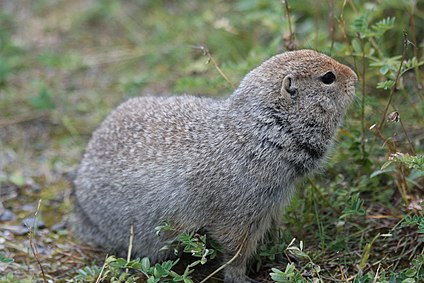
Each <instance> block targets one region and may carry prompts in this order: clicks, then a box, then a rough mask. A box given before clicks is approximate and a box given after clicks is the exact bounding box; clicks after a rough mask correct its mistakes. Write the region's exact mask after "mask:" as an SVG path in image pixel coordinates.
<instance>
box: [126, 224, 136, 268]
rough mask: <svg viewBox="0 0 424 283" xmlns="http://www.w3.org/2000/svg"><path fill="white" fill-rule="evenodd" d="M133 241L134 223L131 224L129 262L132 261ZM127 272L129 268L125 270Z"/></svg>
mask: <svg viewBox="0 0 424 283" xmlns="http://www.w3.org/2000/svg"><path fill="white" fill-rule="evenodd" d="M133 241H134V225H132V224H131V227H130V244H129V246H128V255H127V262H130V260H131V253H132V248H133ZM125 272H127V273H128V268H127V269H126V270H125Z"/></svg>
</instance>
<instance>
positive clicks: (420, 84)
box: [410, 4, 423, 89]
mask: <svg viewBox="0 0 424 283" xmlns="http://www.w3.org/2000/svg"><path fill="white" fill-rule="evenodd" d="M415 5H417V4H415ZM415 8H416V7H415V6H414V7H413V8H412V9H411V10H412V11H411V16H410V22H411V33H412V42H413V44H412V45H413V46H414V57H415V58H416V59H417V60H418V47H417V33H416V31H415V13H414V12H415ZM415 76H416V77H417V85H418V89H422V88H423V86H422V83H421V79H420V77H421V75H420V72H419V67H418V66H416V67H415Z"/></svg>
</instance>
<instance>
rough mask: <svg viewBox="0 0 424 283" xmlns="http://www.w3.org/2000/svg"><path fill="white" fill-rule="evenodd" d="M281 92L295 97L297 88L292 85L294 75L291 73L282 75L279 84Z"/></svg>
mask: <svg viewBox="0 0 424 283" xmlns="http://www.w3.org/2000/svg"><path fill="white" fill-rule="evenodd" d="M281 94H283V95H284V94H285V95H287V94H289V95H290V98H296V96H297V88H296V87H295V86H294V76H293V75H292V74H288V75H287V76H285V77H284V79H283V84H282V86H281Z"/></svg>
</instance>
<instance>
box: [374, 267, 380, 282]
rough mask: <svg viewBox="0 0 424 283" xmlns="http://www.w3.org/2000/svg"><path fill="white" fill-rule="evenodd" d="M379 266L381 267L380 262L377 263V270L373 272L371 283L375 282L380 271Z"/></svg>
mask: <svg viewBox="0 0 424 283" xmlns="http://www.w3.org/2000/svg"><path fill="white" fill-rule="evenodd" d="M380 267H381V264H380V263H379V264H378V267H377V272H376V273H375V276H374V280H373V281H372V283H377V279H378V273H379V272H380Z"/></svg>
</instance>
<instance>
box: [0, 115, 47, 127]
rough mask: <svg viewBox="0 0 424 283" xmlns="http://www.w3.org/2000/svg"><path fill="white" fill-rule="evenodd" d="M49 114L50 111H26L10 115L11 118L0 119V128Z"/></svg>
mask: <svg viewBox="0 0 424 283" xmlns="http://www.w3.org/2000/svg"><path fill="white" fill-rule="evenodd" d="M49 114H50V112H48V111H45V112H35V113H27V114H22V115H19V116H15V117H12V118H11V119H0V128H3V127H6V126H10V125H14V124H20V123H23V122H28V121H31V120H35V119H39V118H43V117H47V116H48V115H49Z"/></svg>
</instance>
